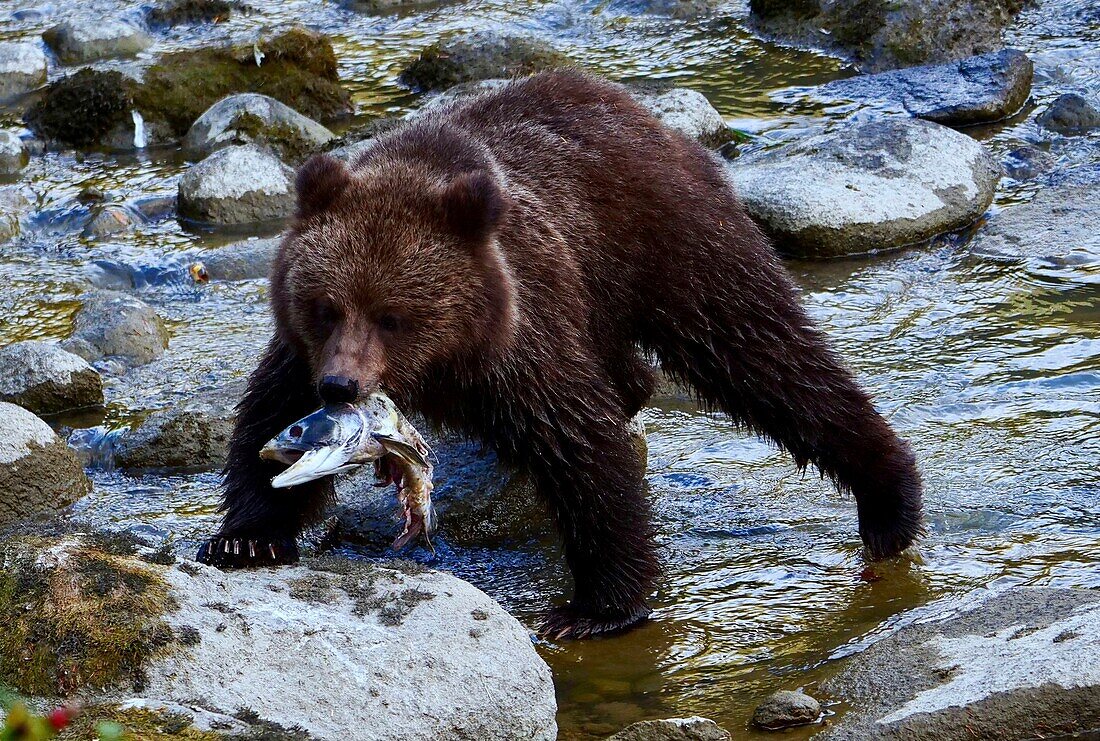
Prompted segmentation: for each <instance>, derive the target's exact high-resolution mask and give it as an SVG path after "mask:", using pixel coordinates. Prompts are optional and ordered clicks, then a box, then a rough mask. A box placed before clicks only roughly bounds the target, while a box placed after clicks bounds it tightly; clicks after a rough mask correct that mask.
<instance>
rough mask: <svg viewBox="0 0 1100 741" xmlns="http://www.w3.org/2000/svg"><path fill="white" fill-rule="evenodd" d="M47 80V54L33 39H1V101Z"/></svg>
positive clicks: (5, 100)
mask: <svg viewBox="0 0 1100 741" xmlns="http://www.w3.org/2000/svg"><path fill="white" fill-rule="evenodd" d="M45 82H46V54H45V52H43V51H42V47H41V46H40V45H39V44H36V43H34V42H31V41H0V103H4V102H7V101H9V100H11V99H12V98H15V97H18V96H20V95H23V94H24V93H27V92H30V91H31V90H34V89H35V88H37V87H38V86H39V85H42V84H43V83H45Z"/></svg>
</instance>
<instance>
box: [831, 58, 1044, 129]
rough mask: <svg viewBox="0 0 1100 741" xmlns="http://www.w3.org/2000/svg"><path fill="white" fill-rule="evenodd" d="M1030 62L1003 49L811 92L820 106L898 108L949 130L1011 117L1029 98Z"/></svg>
mask: <svg viewBox="0 0 1100 741" xmlns="http://www.w3.org/2000/svg"><path fill="white" fill-rule="evenodd" d="M1032 71H1033V66H1032V63H1031V60H1030V59H1028V57H1027V55H1026V54H1024V53H1023V52H1020V51H1016V50H1015V49H1004V50H1002V51H999V52H992V53H989V54H982V55H979V56H976V57H968V58H966V59H962V60H959V61H957V62H949V63H947V64H936V65H926V66H922V67H909V68H908V69H901V70H892V71H889V72H880V73H878V74H874V75H860V76H857V77H851V78H848V79H846V80H837V81H836V82H831V83H829V84H827V85H823V86H821V87H820V88H817V89H816V90H814V91H813V94H814V96H815V97H817V98H821V99H824V100H837V99H843V100H853V101H859V102H862V103H870V104H878V105H887V106H894V107H898V108H900V109H902V110H904V111H905V112H907V113H909V114H910V115H912V116H916V117H917V118H923V119H926V120H928V121H935V122H936V123H942V124H946V125H950V126H966V125H969V124H975V123H983V122H987V121H998V120H1000V119H1002V118H1007V117H1008V116H1011V115H1012V114H1013V113H1016V111H1018V110H1020V108H1021V107H1022V106H1023V105H1024V103H1026V102H1027V99H1028V96H1029V95H1030V94H1031V76H1032Z"/></svg>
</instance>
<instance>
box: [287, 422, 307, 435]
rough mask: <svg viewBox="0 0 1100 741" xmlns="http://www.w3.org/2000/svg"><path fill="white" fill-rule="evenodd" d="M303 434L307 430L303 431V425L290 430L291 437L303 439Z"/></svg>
mask: <svg viewBox="0 0 1100 741" xmlns="http://www.w3.org/2000/svg"><path fill="white" fill-rule="evenodd" d="M303 433H305V430H303V429H302V426H301V425H294V426H293V427H291V428H290V436H291V437H301V436H302V434H303Z"/></svg>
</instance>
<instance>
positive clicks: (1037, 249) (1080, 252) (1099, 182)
mask: <svg viewBox="0 0 1100 741" xmlns="http://www.w3.org/2000/svg"><path fill="white" fill-rule="evenodd" d="M1092 178H1093V179H1092V182H1091V183H1090V182H1084V183H1081V182H1072V181H1071V182H1070V183H1068V184H1058V183H1055V184H1052V185H1051V186H1050V187H1049V188H1047V189H1044V190H1041V191H1039V192H1038V193H1037V194H1036V195H1035V197H1034V198H1033V199H1031V201H1029V202H1028V203H1022V204H1018V205H1015V206H1011V207H1009V208H1006V209H1004V210H1002V211H999V212H998V213H997V214H996V215H994V216H993V217H992V218H990V219H989V221H988V222H987V223H986V224H985V226H984V228H983V229H982V230H981V231H980V232H979V233H978V234H976V235H975V237H974V239H973V241H972V242H971V243H970V249H971V251H972V252H973V253H974V254H976V255H981V256H983V257H988V258H993V259H997V260H1007V261H1012V262H1023V263H1026V264H1032V265H1034V266H1036V267H1042V266H1044V265H1045V266H1052V267H1057V266H1065V265H1100V231H1098V230H1097V228H1096V225H1097V224H1100V173H1095V174H1093V176H1092Z"/></svg>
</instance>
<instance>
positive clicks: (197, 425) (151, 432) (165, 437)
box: [114, 405, 235, 471]
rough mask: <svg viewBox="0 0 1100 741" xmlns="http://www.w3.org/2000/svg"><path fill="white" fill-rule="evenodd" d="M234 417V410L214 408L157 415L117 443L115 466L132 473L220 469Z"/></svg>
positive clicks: (198, 407)
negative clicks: (135, 470) (139, 471)
mask: <svg viewBox="0 0 1100 741" xmlns="http://www.w3.org/2000/svg"><path fill="white" fill-rule="evenodd" d="M234 418H235V415H234V413H233V410H232V409H231V408H227V407H224V406H222V407H219V406H211V405H201V406H187V407H183V408H173V409H164V410H160V411H157V412H153V413H152V414H151V415H149V416H148V417H147V418H146V419H145V421H143V422H142V423H141V425H140V426H139V427H138V428H137V429H135V430H131V431H129V432H127V433H126V434H124V435H122V436H121V437H119V439H118V440H117V441H116V442H115V443H114V463H115V465H116V466H118V467H119V468H122V469H130V470H134V469H139V470H148V469H156V470H163V469H185V470H191V471H201V470H208V471H209V470H220V469H221V468H222V467H223V466H224V465H225V457H226V453H227V450H228V448H229V438H230V436H231V435H232V434H233V420H234Z"/></svg>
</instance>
